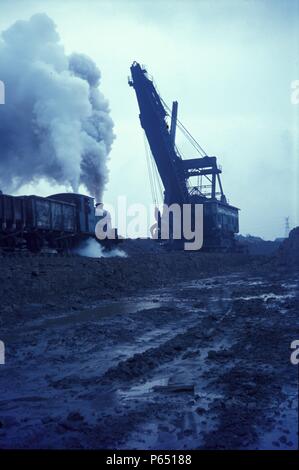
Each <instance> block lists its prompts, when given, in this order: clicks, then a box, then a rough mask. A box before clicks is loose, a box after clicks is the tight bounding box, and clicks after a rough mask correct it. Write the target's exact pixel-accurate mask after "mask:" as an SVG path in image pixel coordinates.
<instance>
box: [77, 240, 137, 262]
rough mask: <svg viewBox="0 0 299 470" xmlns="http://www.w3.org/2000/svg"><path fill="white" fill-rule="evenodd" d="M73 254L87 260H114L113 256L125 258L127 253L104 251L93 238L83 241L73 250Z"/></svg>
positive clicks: (117, 250) (115, 250)
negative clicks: (84, 257)
mask: <svg viewBox="0 0 299 470" xmlns="http://www.w3.org/2000/svg"><path fill="white" fill-rule="evenodd" d="M73 253H75V254H77V255H80V256H86V257H88V258H114V257H115V256H117V257H120V258H127V256H128V255H127V253H126V252H125V251H123V250H120V249H119V248H114V249H113V250H110V251H105V250H104V249H103V247H102V246H101V245H100V243H99V242H97V241H96V240H95V239H94V238H88V239H87V240H85V241H83V242H82V243H81V244H80V245H79V246H78V247H77V248H75V249H74V250H73Z"/></svg>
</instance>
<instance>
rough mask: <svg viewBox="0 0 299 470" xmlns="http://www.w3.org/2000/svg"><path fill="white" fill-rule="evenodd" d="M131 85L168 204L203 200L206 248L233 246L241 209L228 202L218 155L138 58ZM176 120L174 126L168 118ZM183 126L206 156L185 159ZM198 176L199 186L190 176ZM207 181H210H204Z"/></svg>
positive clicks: (188, 135) (130, 80) (165, 202)
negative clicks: (179, 135) (180, 137)
mask: <svg viewBox="0 0 299 470" xmlns="http://www.w3.org/2000/svg"><path fill="white" fill-rule="evenodd" d="M129 85H130V86H132V87H133V88H134V90H135V93H136V97H137V101H138V106H139V110H140V115H139V117H140V123H141V127H142V128H143V129H144V131H145V135H146V138H147V141H148V143H149V147H150V150H151V153H152V155H153V158H154V161H155V164H156V167H157V169H158V172H159V175H160V178H161V181H162V184H163V186H164V204H165V205H167V206H169V205H171V204H174V203H176V204H180V205H183V204H191V205H194V204H203V234H204V245H203V248H204V249H207V250H210V249H211V250H214V249H216V250H217V249H220V250H230V249H233V248H234V245H235V240H234V234H235V233H238V231H239V223H238V211H239V210H238V208H236V207H234V206H231V205H229V204H228V202H227V200H226V197H225V195H224V193H223V188H222V184H221V179H220V174H221V168H219V166H218V165H217V159H216V157H214V156H213V157H210V156H208V155H207V154H206V153H205V152H204V150H203V149H202V147H201V146H200V145H199V144H198V142H196V140H195V139H194V138H193V137H192V136H191V134H190V133H189V132H188V131H187V129H186V128H185V127H184V126H183V125H182V124H181V123H180V121H179V120H178V118H177V113H178V103H177V101H174V102H173V104H172V110H171V111H170V109H168V107H167V105H166V103H165V102H164V101H163V99H162V98H161V97H160V96H159V94H158V92H157V90H156V88H155V86H154V83H153V80H152V79H151V78H150V77H149V75H148V73H147V71H146V69H145V68H144V67H143V66H141V65H140V64H139V63H137V62H134V63H133V64H132V66H131V77H130V78H129ZM169 117H170V118H171V119H170V126H169V125H168V123H167V119H168V118H169ZM177 127H179V128H180V129H181V130H182V131H183V133H184V134H185V136H186V137H187V138H188V139H189V141H190V142H191V144H192V145H193V147H194V148H195V149H196V150H197V152H198V153H199V154H200V157H196V158H191V159H188V160H187V159H183V158H182V156H181V155H180V153H179V151H178V149H177V146H176V144H175V135H176V129H177ZM194 177H195V178H196V182H197V184H196V185H193V186H192V185H191V184H190V180H191V179H192V180H194ZM204 183H207V184H204Z"/></svg>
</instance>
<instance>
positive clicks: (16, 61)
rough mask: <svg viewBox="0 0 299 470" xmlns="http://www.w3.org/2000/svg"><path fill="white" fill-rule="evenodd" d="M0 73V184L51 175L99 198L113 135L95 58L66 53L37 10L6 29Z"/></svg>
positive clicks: (9, 188)
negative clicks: (0, 91) (0, 97)
mask: <svg viewBox="0 0 299 470" xmlns="http://www.w3.org/2000/svg"><path fill="white" fill-rule="evenodd" d="M0 78H1V80H2V81H3V82H4V84H5V92H6V104H5V105H3V106H1V107H0V142H1V147H0V189H2V190H4V191H6V192H13V191H15V190H17V189H19V188H20V187H22V185H24V184H26V183H32V182H34V181H37V180H38V179H39V178H46V179H47V180H48V181H50V182H56V183H58V184H61V185H63V186H65V187H66V188H68V189H72V190H73V191H75V192H76V191H78V187H79V185H80V184H83V185H84V186H85V187H86V189H87V191H88V192H89V194H90V195H92V196H94V197H95V198H96V200H98V201H100V200H101V198H102V192H103V189H104V187H105V183H106V182H107V176H108V174H107V166H106V162H107V157H108V154H109V152H110V149H111V145H112V142H113V140H114V137H115V136H114V134H113V122H112V120H111V118H110V115H109V107H108V102H107V101H106V99H105V98H104V96H103V95H102V93H101V92H100V91H99V88H98V86H99V83H100V78H101V74H100V71H99V69H98V68H97V67H96V65H95V63H94V62H93V61H92V60H91V59H90V58H89V57H87V56H86V55H83V54H77V53H74V54H72V55H70V56H67V55H66V54H65V52H64V48H63V45H62V44H61V43H60V37H59V35H58V33H57V32H56V27H55V24H54V22H53V21H52V20H51V18H49V17H48V16H47V15H46V14H37V15H34V16H32V17H31V18H30V20H29V21H17V22H16V23H14V24H13V25H12V26H11V27H10V28H8V29H7V30H6V31H4V32H2V35H1V38H0Z"/></svg>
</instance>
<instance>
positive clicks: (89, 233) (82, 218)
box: [0, 192, 119, 253]
mask: <svg viewBox="0 0 299 470" xmlns="http://www.w3.org/2000/svg"><path fill="white" fill-rule="evenodd" d="M104 216H105V211H102V215H101V216H99V215H96V210H95V205H94V199H93V198H92V197H89V196H85V195H82V194H74V193H61V194H53V195H52V196H49V197H39V196H10V195H6V194H2V193H1V192H0V250H1V249H2V250H3V251H5V250H8V251H14V250H16V249H25V250H26V249H27V250H29V251H30V252H33V253H38V252H40V251H41V250H42V249H43V248H49V249H53V250H56V251H57V252H66V251H68V250H70V249H72V248H74V247H76V246H78V245H79V244H80V243H81V242H82V241H84V240H86V239H88V238H90V237H92V238H95V239H96V236H95V226H96V224H97V222H98V221H99V220H100V218H101V217H104ZM116 233H117V232H116ZM96 240H97V239H96ZM118 241H119V240H118V237H116V239H115V240H111V239H109V238H108V237H107V238H106V239H104V240H101V241H100V243H101V244H102V245H103V246H104V248H105V249H110V248H111V247H112V246H113V245H115V243H117V242H118Z"/></svg>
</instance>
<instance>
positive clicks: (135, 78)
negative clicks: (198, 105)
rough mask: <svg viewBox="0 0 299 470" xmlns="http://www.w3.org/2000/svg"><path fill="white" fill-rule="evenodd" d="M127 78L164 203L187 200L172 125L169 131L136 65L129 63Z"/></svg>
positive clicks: (155, 96)
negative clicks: (163, 195) (163, 194)
mask: <svg viewBox="0 0 299 470" xmlns="http://www.w3.org/2000/svg"><path fill="white" fill-rule="evenodd" d="M131 77H132V78H131V80H130V81H129V84H130V85H131V86H132V87H134V90H135V92H136V96H137V101H138V105H139V109H140V115H139V118H140V123H141V126H142V128H143V129H144V132H145V134H146V137H147V140H148V143H149V146H150V149H151V152H152V155H153V157H154V159H155V162H156V165H157V168H158V171H159V174H160V177H161V180H162V183H163V186H164V190H165V198H164V202H165V204H169V205H170V204H172V203H178V204H179V203H182V204H183V203H188V201H189V195H188V189H187V185H186V178H185V172H184V170H183V168H182V167H181V165H180V164H179V163H180V161H181V159H180V157H179V155H178V154H177V152H176V150H175V147H174V135H175V131H174V129H175V127H173V126H174V124H173V126H172V129H171V132H170V130H169V127H168V124H167V122H166V116H167V113H166V110H165V108H164V106H163V104H162V102H161V99H160V96H159V94H158V93H157V91H156V89H155V87H154V85H153V82H152V80H150V79H149V77H148V76H147V72H146V70H145V69H143V68H142V67H141V66H140V64H138V63H137V62H134V63H133V65H132V66H131Z"/></svg>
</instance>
